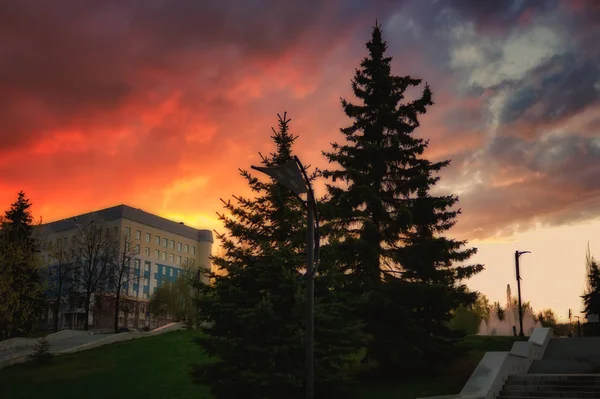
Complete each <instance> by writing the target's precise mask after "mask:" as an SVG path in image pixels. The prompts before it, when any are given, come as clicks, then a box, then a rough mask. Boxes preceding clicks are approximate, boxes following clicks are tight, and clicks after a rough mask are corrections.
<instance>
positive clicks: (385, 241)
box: [323, 24, 483, 373]
mask: <svg viewBox="0 0 600 399" xmlns="http://www.w3.org/2000/svg"><path fill="white" fill-rule="evenodd" d="M367 49H368V51H369V54H368V56H367V57H365V58H364V59H363V61H362V62H361V64H360V68H359V69H357V70H356V73H355V76H354V78H353V79H352V89H353V91H354V95H355V96H356V97H357V99H358V100H359V101H360V103H359V104H353V103H351V102H349V101H347V100H345V99H342V107H343V110H344V112H345V113H346V115H347V116H348V117H350V118H351V119H352V120H353V123H352V125H351V126H349V127H346V128H343V129H341V133H342V134H343V136H344V138H345V141H346V142H345V143H344V144H338V143H333V144H332V151H331V152H324V155H325V156H326V158H327V159H328V161H329V162H330V163H333V164H337V166H338V168H336V169H331V170H327V171H325V172H324V173H323V175H324V176H325V177H327V178H330V179H331V184H328V185H327V190H328V196H329V201H328V203H327V205H326V206H325V207H324V211H325V216H324V218H325V219H327V224H326V227H325V229H324V231H325V232H326V234H327V236H328V238H329V243H330V245H332V246H335V247H337V248H338V251H337V252H338V253H339V254H341V256H343V257H344V258H343V263H344V264H345V271H346V272H347V273H348V275H349V276H350V282H351V287H352V289H353V290H355V291H357V292H360V293H363V294H365V295H363V298H364V299H365V306H364V307H362V310H363V312H362V315H363V317H364V318H365V320H366V322H367V333H368V335H369V336H371V337H372V338H373V339H372V340H371V343H370V344H369V353H370V355H371V356H373V357H375V358H376V360H377V361H378V363H379V364H380V366H381V367H382V369H387V370H388V371H390V372H391V373H395V372H397V371H398V368H399V367H400V368H401V366H403V365H404V366H407V367H408V368H410V369H412V370H415V371H416V370H418V368H417V367H415V365H416V363H415V362H416V361H418V359H421V360H422V363H421V364H422V365H424V366H426V367H429V366H427V365H430V363H431V359H432V358H435V356H434V355H435V354H434V352H438V353H439V351H440V349H441V347H440V345H442V346H444V345H443V343H444V342H445V341H446V338H447V337H451V336H452V335H453V332H452V331H451V330H450V329H449V328H448V325H449V323H448V322H449V321H450V319H451V317H452V310H453V309H456V308H457V307H458V306H459V305H461V304H464V305H469V304H470V303H473V301H474V300H475V298H476V296H475V294H473V293H468V291H467V290H466V287H465V286H464V285H463V284H461V280H463V279H465V278H468V277H470V276H471V275H473V274H474V273H476V272H478V271H480V270H482V268H483V266H482V265H467V266H463V265H461V264H463V263H464V262H465V261H466V260H468V258H469V257H470V256H471V255H473V254H474V253H475V252H476V249H463V247H464V245H465V244H466V243H465V242H464V241H456V240H452V239H448V238H445V237H443V236H442V234H443V233H444V232H445V231H447V230H448V229H450V228H451V227H452V225H453V224H454V220H455V217H456V216H457V215H458V214H459V213H460V210H454V211H452V210H450V208H452V207H453V206H454V205H455V204H456V202H457V200H458V199H457V198H456V197H454V196H451V195H447V196H433V195H432V194H431V188H432V187H433V186H434V185H435V184H436V183H437V181H438V180H439V177H438V176H436V174H437V172H439V171H440V170H441V169H443V168H444V167H446V166H448V164H449V161H442V162H431V161H429V160H427V159H426V158H425V157H424V156H423V153H424V151H425V149H426V148H427V146H428V141H427V140H424V139H422V138H419V137H416V136H415V135H414V133H415V130H416V129H417V128H418V127H419V116H420V115H423V114H425V112H426V110H427V108H428V107H429V106H431V105H433V101H432V93H431V90H430V88H429V86H428V85H427V84H426V85H425V87H424V89H423V92H422V94H421V96H419V97H418V98H416V99H414V100H412V101H409V100H406V99H405V97H406V96H407V93H406V91H407V90H408V89H410V88H412V87H418V86H419V85H420V84H421V79H415V78H412V77H410V76H404V77H400V76H394V75H393V74H392V72H391V61H392V58H391V57H388V56H386V49H387V44H386V42H385V41H384V40H383V38H382V30H381V26H380V25H379V24H376V26H375V27H374V28H373V31H372V37H371V40H370V41H369V42H368V43H367ZM336 182H341V183H343V184H341V185H339V184H335V183H336ZM409 358H410V359H409Z"/></svg>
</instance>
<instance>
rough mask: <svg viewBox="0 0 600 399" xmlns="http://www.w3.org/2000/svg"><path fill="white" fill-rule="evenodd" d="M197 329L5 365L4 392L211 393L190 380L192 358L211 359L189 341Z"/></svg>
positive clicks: (198, 396) (197, 396) (90, 396)
mask: <svg viewBox="0 0 600 399" xmlns="http://www.w3.org/2000/svg"><path fill="white" fill-rule="evenodd" d="M196 334H198V333H195V332H172V333H167V334H164V335H161V336H157V337H150V338H143V339H138V340H134V341H127V342H121V343H115V344H111V345H106V346H102V347H99V348H96V349H91V350H89V351H83V352H79V353H74V354H70V355H62V356H58V357H56V358H54V359H52V361H51V363H50V364H46V365H40V366H37V365H33V364H20V365H17V366H13V367H10V368H6V369H3V370H0V386H1V387H2V394H0V397H2V398H3V399H9V398H36V397H44V398H46V399H52V398H86V399H96V398H98V399H100V398H101V399H106V398H173V399H176V398H177V399H179V398H194V399H204V398H211V396H210V395H209V393H208V388H206V387H204V386H200V385H194V384H192V383H191V381H190V371H191V363H192V362H197V363H200V362H203V361H207V358H206V356H205V355H204V354H203V353H202V350H201V348H200V347H199V346H198V345H196V344H194V343H193V342H192V341H191V340H192V338H193V337H194V335H196Z"/></svg>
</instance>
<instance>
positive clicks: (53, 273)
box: [46, 239, 74, 332]
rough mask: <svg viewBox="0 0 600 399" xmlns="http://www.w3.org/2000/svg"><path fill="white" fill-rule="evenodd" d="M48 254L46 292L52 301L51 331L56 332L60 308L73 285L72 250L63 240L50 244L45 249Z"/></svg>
mask: <svg viewBox="0 0 600 399" xmlns="http://www.w3.org/2000/svg"><path fill="white" fill-rule="evenodd" d="M46 250H47V252H48V291H49V293H50V297H51V298H53V300H54V305H53V307H52V312H53V330H54V331H55V332H56V331H58V328H59V326H58V319H59V315H60V308H61V305H62V302H63V300H64V298H65V297H67V296H68V292H69V289H70V287H71V285H72V283H73V281H72V280H73V258H74V256H73V255H74V254H73V248H68V243H67V242H65V240H64V239H63V240H60V239H59V240H57V242H51V243H49V244H48V245H47V248H46Z"/></svg>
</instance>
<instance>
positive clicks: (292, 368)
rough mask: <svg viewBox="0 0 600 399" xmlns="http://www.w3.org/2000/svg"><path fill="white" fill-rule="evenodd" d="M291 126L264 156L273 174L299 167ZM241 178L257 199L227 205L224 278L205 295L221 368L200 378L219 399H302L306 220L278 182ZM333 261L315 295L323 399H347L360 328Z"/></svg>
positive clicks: (284, 122) (282, 126)
mask: <svg viewBox="0 0 600 399" xmlns="http://www.w3.org/2000/svg"><path fill="white" fill-rule="evenodd" d="M289 122H290V121H289V120H288V119H287V117H286V114H284V115H283V117H281V116H279V129H278V130H277V131H275V130H273V132H274V135H273V136H272V139H273V141H274V142H275V146H276V150H275V152H274V153H272V154H270V156H268V157H262V155H261V158H262V165H263V166H266V167H272V166H276V165H281V164H285V163H287V162H289V161H291V160H292V159H293V154H292V145H293V143H294V141H295V140H296V137H295V136H293V135H292V134H291V133H290V131H289ZM240 173H241V176H242V177H243V178H244V179H246V180H247V182H248V185H249V186H250V188H251V189H252V191H253V192H254V193H255V195H256V197H255V198H245V197H239V196H234V200H235V202H231V201H223V202H224V204H225V209H226V210H227V211H228V213H229V214H230V216H229V215H219V216H220V219H221V220H222V221H223V223H224V225H225V229H226V230H227V233H223V234H217V236H218V238H219V240H220V241H221V242H222V248H223V252H224V253H223V255H220V256H215V257H213V265H214V266H213V267H216V268H218V269H219V271H218V272H217V273H209V277H210V279H211V280H212V284H207V285H203V286H202V288H201V290H202V294H201V299H200V301H199V307H200V315H201V318H202V319H203V320H202V321H203V322H204V323H205V325H209V326H210V328H207V329H206V335H205V336H204V337H203V338H201V339H200V340H199V343H200V344H201V345H202V346H203V348H205V350H206V351H207V353H208V354H209V355H211V356H215V357H216V358H218V359H219V361H218V362H217V363H215V364H213V365H209V366H203V367H199V368H198V369H197V375H198V377H199V379H200V380H202V381H204V382H207V383H209V384H210V385H211V386H212V389H213V392H214V393H215V394H216V395H217V396H218V397H223V398H234V397H236V398H237V397H244V398H295V397H302V396H303V389H302V387H303V383H304V343H303V340H304V329H305V323H304V322H305V303H306V302H305V300H306V299H305V298H306V297H305V281H304V277H303V275H302V273H303V269H304V267H305V257H306V255H305V254H306V252H305V251H306V217H305V212H306V211H305V209H304V208H303V206H302V204H301V203H300V201H298V199H297V198H295V197H294V195H293V194H292V193H291V192H290V191H289V190H288V189H287V188H285V187H283V186H281V185H280V184H279V183H277V182H275V181H274V180H270V181H267V182H262V181H260V180H259V179H257V178H256V177H254V176H252V175H251V174H250V173H248V172H247V171H245V170H240ZM312 178H313V179H314V178H315V175H314V174H313V175H312ZM326 255H327V254H326ZM327 259H328V256H325V257H324V258H323V259H322V261H321V266H320V270H321V272H320V273H319V274H318V276H317V278H316V286H315V389H316V393H317V394H316V397H328V398H335V397H337V396H338V395H344V396H342V397H347V395H345V390H346V389H347V388H348V382H347V381H346V373H345V371H346V370H345V366H346V365H347V363H348V362H349V361H350V360H349V359H350V355H351V354H352V353H354V352H355V351H357V350H358V346H359V339H360V325H359V323H358V322H357V320H356V318H355V317H353V314H352V311H351V310H350V309H348V308H347V307H346V306H345V305H344V298H343V297H341V296H340V295H341V294H339V295H338V294H337V293H336V291H335V290H334V289H332V288H334V284H335V282H336V281H337V279H338V277H339V276H338V273H337V272H336V269H335V268H331V267H327Z"/></svg>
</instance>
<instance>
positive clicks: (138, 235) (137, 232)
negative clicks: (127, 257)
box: [135, 230, 142, 240]
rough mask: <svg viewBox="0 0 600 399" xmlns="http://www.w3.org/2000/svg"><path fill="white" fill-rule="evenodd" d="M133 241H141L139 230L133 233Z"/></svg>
mask: <svg viewBox="0 0 600 399" xmlns="http://www.w3.org/2000/svg"><path fill="white" fill-rule="evenodd" d="M135 239H136V240H141V239H142V232H141V231H139V230H136V231H135Z"/></svg>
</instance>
